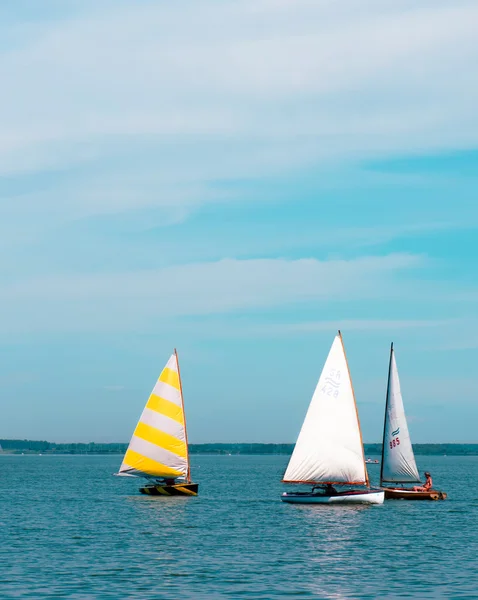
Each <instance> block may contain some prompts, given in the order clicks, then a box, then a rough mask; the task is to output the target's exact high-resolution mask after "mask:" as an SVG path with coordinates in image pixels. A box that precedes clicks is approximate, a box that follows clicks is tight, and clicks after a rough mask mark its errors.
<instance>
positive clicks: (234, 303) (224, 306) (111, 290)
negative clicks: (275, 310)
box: [0, 254, 424, 331]
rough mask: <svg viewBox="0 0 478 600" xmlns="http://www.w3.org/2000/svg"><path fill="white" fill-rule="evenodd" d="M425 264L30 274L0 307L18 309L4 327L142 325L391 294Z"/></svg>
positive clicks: (259, 263) (403, 260)
mask: <svg viewBox="0 0 478 600" xmlns="http://www.w3.org/2000/svg"><path fill="white" fill-rule="evenodd" d="M423 264H424V259H423V258H422V257H419V256H413V255H406V254H403V255H389V256H370V257H362V258H358V259H355V260H349V261H346V260H330V261H319V260H316V259H300V260H285V259H255V260H242V261H241V260H233V259H227V260H221V261H218V262H212V263H198V264H189V265H179V266H175V267H167V268H164V269H159V270H156V271H148V272H146V271H143V272H132V273H119V274H111V273H110V274H95V275H83V276H73V275H64V276H54V277H45V278H41V279H31V280H26V281H18V282H13V283H11V284H9V285H7V286H4V287H3V289H2V290H1V292H0V306H1V307H2V308H3V310H4V312H5V314H7V313H9V314H12V316H13V314H15V315H16V319H15V318H12V319H9V320H8V321H4V322H3V325H2V328H3V330H4V331H35V330H36V331H38V330H41V331H43V330H55V329H58V328H60V330H67V331H68V330H70V331H71V330H73V331H77V330H85V329H86V330H92V329H93V330H101V329H105V328H106V329H110V328H118V327H121V328H122V329H125V328H131V327H133V328H140V329H142V328H144V327H147V326H148V324H150V323H151V319H153V318H154V319H159V320H161V319H167V318H168V317H172V316H178V315H201V314H203V315H205V314H214V313H221V312H222V313H224V312H234V311H237V310H250V309H255V308H262V307H267V306H287V305H290V304H293V303H304V302H311V301H314V300H315V301H318V300H321V301H327V302H328V301H333V300H334V299H346V300H348V301H351V300H352V299H355V300H357V299H363V298H376V297H377V296H380V295H381V294H384V293H388V290H389V289H390V285H391V282H392V279H393V277H394V275H395V274H397V273H400V272H402V271H403V272H407V271H408V270H410V269H415V268H419V267H420V266H423ZM13 307H15V311H13V310H12V308H13ZM149 326H150V325H149Z"/></svg>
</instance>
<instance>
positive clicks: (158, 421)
mask: <svg viewBox="0 0 478 600" xmlns="http://www.w3.org/2000/svg"><path fill="white" fill-rule="evenodd" d="M117 475H120V476H126V477H143V478H144V479H146V480H147V481H148V483H147V484H146V485H144V486H143V487H141V488H140V492H141V493H143V494H149V495H151V496H196V495H197V493H198V484H197V483H192V481H191V469H190V464H189V453H188V436H187V431H186V417H185V413H184V400H183V390H182V384H181V373H180V370H179V361H178V354H177V352H176V350H174V353H173V354H172V355H171V357H170V359H169V360H168V362H167V364H166V366H165V367H164V369H163V371H162V372H161V375H160V376H159V378H158V380H157V382H156V385H155V386H154V389H153V391H152V392H151V395H150V396H149V399H148V401H147V403H146V406H145V407H144V410H143V413H142V414H141V417H140V419H139V421H138V424H137V425H136V429H135V430H134V433H133V437H132V438H131V441H130V443H129V446H128V449H127V450H126V454H125V455H124V458H123V462H122V464H121V467H120V469H119V472H118V473H117Z"/></svg>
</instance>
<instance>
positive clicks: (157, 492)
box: [139, 483, 199, 496]
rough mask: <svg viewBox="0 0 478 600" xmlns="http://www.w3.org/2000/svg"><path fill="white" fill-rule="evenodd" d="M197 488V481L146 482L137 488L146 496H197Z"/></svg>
mask: <svg viewBox="0 0 478 600" xmlns="http://www.w3.org/2000/svg"><path fill="white" fill-rule="evenodd" d="M198 488H199V484H198V483H176V484H174V485H160V484H148V485H145V486H144V487H142V488H139V491H140V492H141V493H142V494H147V495H148V496H197V495H198Z"/></svg>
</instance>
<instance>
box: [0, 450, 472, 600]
mask: <svg viewBox="0 0 478 600" xmlns="http://www.w3.org/2000/svg"><path fill="white" fill-rule="evenodd" d="M120 459H121V457H119V456H0V468H1V471H0V473H1V477H0V534H1V546H0V598H2V599H9V598H35V599H41V598H48V599H52V598H74V599H88V600H90V599H91V598H101V599H103V598H122V599H136V598H141V599H145V598H147V599H149V600H156V599H158V600H159V599H161V600H162V599H175V600H176V599H178V598H181V599H189V598H211V599H214V598H263V599H274V598H357V599H359V598H397V597H398V598H400V597H403V598H412V597H416V598H424V597H427V598H447V599H448V598H477V597H478V575H477V570H476V552H477V549H478V492H477V485H476V481H477V480H478V457H418V459H419V463H420V464H419V466H420V467H421V469H422V470H423V468H428V469H429V470H430V471H431V472H432V475H433V479H434V482H435V484H436V485H437V487H439V488H442V489H443V490H445V491H446V492H448V495H449V499H448V500H446V501H444V502H405V501H386V502H385V504H384V505H383V506H355V507H354V506H290V505H286V504H283V503H282V502H280V501H279V496H280V494H281V492H282V491H283V490H284V486H283V485H281V484H280V478H281V475H282V473H283V471H284V468H285V465H286V462H287V457H285V456H193V461H192V462H193V474H194V476H195V479H196V480H197V481H198V482H199V483H200V495H199V496H198V497H197V498H151V497H148V496H142V495H139V494H138V492H137V488H138V482H137V481H135V480H133V479H129V478H119V477H112V476H111V474H112V473H113V472H114V471H115V470H116V469H117V467H118V465H119V463H120ZM378 472H379V467H377V466H374V465H370V466H369V473H370V475H371V478H372V481H373V480H375V482H376V480H377V477H378Z"/></svg>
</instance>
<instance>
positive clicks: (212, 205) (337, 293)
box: [0, 0, 478, 443]
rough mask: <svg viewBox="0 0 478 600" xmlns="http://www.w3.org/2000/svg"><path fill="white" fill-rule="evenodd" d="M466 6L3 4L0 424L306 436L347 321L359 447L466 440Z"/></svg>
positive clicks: (110, 431) (471, 395) (471, 308)
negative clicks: (177, 379)
mask: <svg viewBox="0 0 478 600" xmlns="http://www.w3.org/2000/svg"><path fill="white" fill-rule="evenodd" d="M477 29H478V5H477V3H476V1H475V0H469V1H467V0H453V1H451V0H448V1H446V2H445V1H443V0H418V1H417V0H413V1H412V0H362V1H361V2H356V0H342V1H341V2H331V1H329V0H240V1H237V0H202V1H201V2H198V1H197V0H194V1H193V0H178V1H177V2H167V1H166V0H164V1H163V0H154V1H152V0H143V1H142V2H140V3H137V2H132V1H131V0H129V1H126V0H61V1H60V0H43V2H41V3H39V2H37V0H16V1H15V2H10V3H6V2H4V3H1V4H0V82H1V89H2V92H1V94H0V131H1V135H0V314H1V315H2V318H1V319H0V408H1V420H0V438H22V439H23V438H28V439H47V440H50V441H56V442H65V441H84V442H89V441H95V442H101V441H103V442H110V441H112V442H113V441H114V442H116V441H122V442H126V441H127V440H128V439H129V438H130V436H131V434H132V431H133V429H134V426H135V424H136V421H137V419H138V418H139V415H140V413H141V411H142V409H143V406H144V404H145V402H146V400H147V398H148V395H149V393H150V391H151V389H152V387H153V385H154V383H155V381H156V378H157V377H158V375H159V373H160V371H161V369H162V368H163V366H164V364H165V363H166V361H167V359H168V358H169V355H170V354H171V352H172V350H173V348H174V347H176V348H177V349H178V354H179V360H180V366H181V373H182V379H183V388H184V397H185V406H186V411H187V413H186V414H187V420H188V434H189V441H190V442H193V443H201V442H291V443H292V442H294V441H295V439H296V437H297V434H298V432H299V430H300V427H301V424H302V421H303V418H304V416H305V412H306V410H307V406H308V403H309V401H310V398H311V396H312V393H313V390H314V388H315V385H316V383H317V380H318V378H319V375H320V372H321V369H322V366H323V363H324V361H325V358H326V356H327V353H328V350H329V348H330V345H331V343H332V341H333V338H334V335H335V333H336V330H337V329H338V328H340V329H341V330H342V333H343V339H344V343H345V348H346V350H347V357H348V361H349V366H350V370H351V375H352V380H353V383H354V387H355V393H356V398H357V404H358V409H359V414H360V420H361V425H362V430H363V438H364V441H366V442H379V441H380V440H381V435H382V428H383V413H384V403H385V393H386V381H387V369H388V360H389V347H390V342H391V341H393V342H394V345H395V350H396V359H397V364H398V369H399V373H400V378H401V386H402V393H403V397H404V403H405V408H406V411H407V416H408V421H409V429H410V433H411V437H412V441H413V442H416V443H424V442H478V432H477V425H478V402H477V400H478V398H477V395H478V370H477V368H476V365H477V364H478V308H477V307H478V276H477V258H478V237H477V234H478V198H477V191H478V111H477V110H476V107H477V106H478V78H477V77H476V73H477V69H478V45H477V44H476V31H477Z"/></svg>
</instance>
